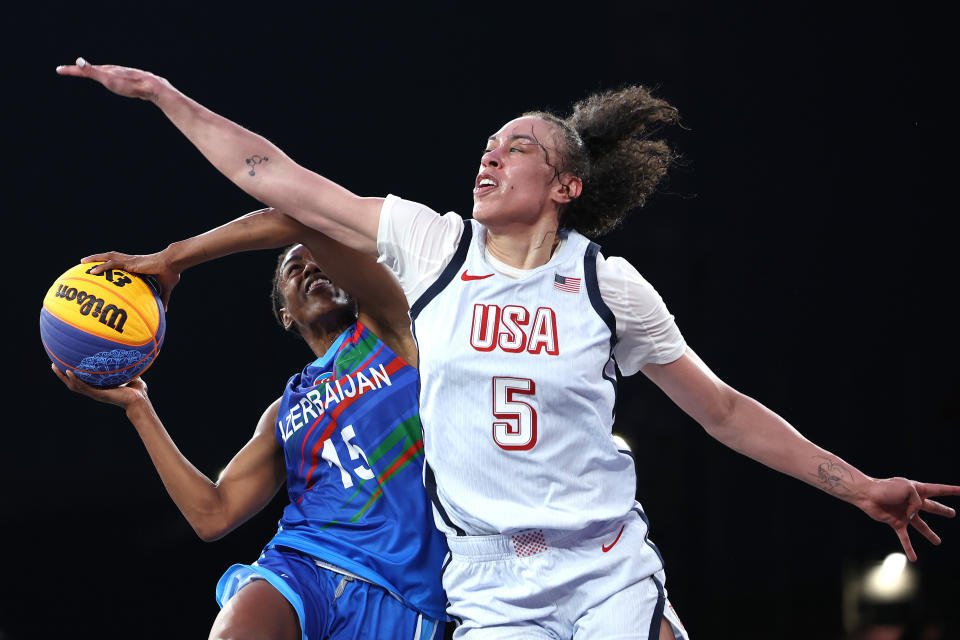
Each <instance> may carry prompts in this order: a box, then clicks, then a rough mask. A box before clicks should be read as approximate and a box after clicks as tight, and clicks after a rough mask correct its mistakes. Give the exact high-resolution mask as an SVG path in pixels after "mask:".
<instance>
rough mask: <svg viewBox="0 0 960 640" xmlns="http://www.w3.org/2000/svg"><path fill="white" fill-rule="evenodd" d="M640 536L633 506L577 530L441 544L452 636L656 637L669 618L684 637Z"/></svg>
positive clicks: (684, 639) (640, 521) (642, 521)
mask: <svg viewBox="0 0 960 640" xmlns="http://www.w3.org/2000/svg"><path fill="white" fill-rule="evenodd" d="M647 530H648V526H647V521H646V517H645V516H644V515H643V513H642V512H641V511H640V508H639V505H637V507H636V508H635V509H634V510H633V511H631V512H630V513H628V514H627V515H626V516H624V517H623V518H620V519H618V520H616V521H613V522H605V523H600V524H595V525H591V526H590V527H589V528H587V529H584V530H582V531H551V530H542V529H532V530H525V531H520V532H517V533H515V534H513V535H494V536H450V537H448V538H447V543H448V544H449V546H450V552H451V559H450V562H449V563H448V565H447V567H446V568H445V570H444V573H443V586H444V589H446V592H447V598H448V599H449V601H450V605H449V606H448V608H447V612H448V613H449V614H450V615H451V616H453V617H454V618H455V620H456V621H457V623H458V626H457V630H456V632H455V633H454V638H457V639H458V640H462V639H469V640H495V639H499V638H505V639H506V638H509V639H511V640H517V639H520V638H537V639H538V640H539V639H544V638H552V639H558V638H562V639H570V638H575V639H576V640H591V639H598V640H599V639H601V638H602V639H603V640H614V639H619V638H622V639H624V640H626V639H628V638H629V639H630V640H636V639H638V638H642V639H643V640H647V639H650V640H657V639H658V638H659V637H660V636H659V633H660V623H661V620H662V619H666V620H667V621H668V622H669V623H670V625H671V626H672V628H673V634H674V636H675V638H676V639H677V640H689V637H688V636H687V632H686V630H685V629H684V628H683V624H682V623H681V622H680V618H679V617H678V616H677V614H676V612H675V611H674V610H673V607H672V606H671V605H670V601H669V600H668V599H667V592H666V589H665V588H664V584H665V583H666V576H665V574H664V572H663V560H662V559H661V557H660V552H659V551H658V550H657V548H656V547H655V546H654V545H653V544H652V543H651V542H650V541H648V540H647Z"/></svg>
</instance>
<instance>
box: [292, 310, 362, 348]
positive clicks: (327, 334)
mask: <svg viewBox="0 0 960 640" xmlns="http://www.w3.org/2000/svg"><path fill="white" fill-rule="evenodd" d="M354 320H355V318H354V317H352V316H351V317H349V318H347V317H343V316H339V315H336V316H335V315H333V314H331V315H325V316H323V317H322V318H320V319H318V320H317V321H316V322H315V323H314V324H312V325H311V326H310V327H308V328H306V329H304V330H303V331H301V335H302V336H303V339H304V341H305V342H306V343H307V345H309V347H310V350H311V351H313V355H314V356H316V357H318V358H319V357H320V356H322V355H323V354H325V353H326V352H327V350H328V349H329V348H330V346H331V345H332V344H333V343H334V342H335V341H336V339H337V338H338V337H340V334H341V333H343V332H344V330H346V328H347V327H349V326H350V325H351V324H352V323H353V321H354Z"/></svg>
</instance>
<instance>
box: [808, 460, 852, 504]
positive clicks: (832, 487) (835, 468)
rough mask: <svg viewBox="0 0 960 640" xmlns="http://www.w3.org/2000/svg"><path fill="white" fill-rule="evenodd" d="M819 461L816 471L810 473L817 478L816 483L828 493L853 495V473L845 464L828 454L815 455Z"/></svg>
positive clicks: (843, 495)
mask: <svg viewBox="0 0 960 640" xmlns="http://www.w3.org/2000/svg"><path fill="white" fill-rule="evenodd" d="M813 459H814V460H815V461H817V471H816V473H810V475H811V476H813V477H814V478H816V484H817V485H819V487H820V488H821V489H823V490H824V491H826V492H827V493H831V494H833V495H835V496H838V497H845V496H850V495H853V488H852V486H851V485H852V483H853V474H852V473H850V470H849V469H847V467H845V466H844V465H842V464H840V463H839V462H837V461H835V460H831V459H830V458H827V457H826V456H814V457H813Z"/></svg>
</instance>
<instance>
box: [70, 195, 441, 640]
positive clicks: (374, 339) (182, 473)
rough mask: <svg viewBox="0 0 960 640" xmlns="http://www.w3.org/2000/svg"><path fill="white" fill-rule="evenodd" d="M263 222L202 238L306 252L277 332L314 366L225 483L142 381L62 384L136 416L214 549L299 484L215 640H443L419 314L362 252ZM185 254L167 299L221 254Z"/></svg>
mask: <svg viewBox="0 0 960 640" xmlns="http://www.w3.org/2000/svg"><path fill="white" fill-rule="evenodd" d="M258 214H260V215H258ZM258 214H254V215H253V216H251V217H248V218H242V219H240V220H238V221H236V222H235V223H233V224H232V225H225V226H224V227H222V228H220V229H218V230H215V231H213V232H210V233H208V234H205V236H204V237H203V242H204V245H203V247H202V248H203V251H207V250H209V249H210V246H211V245H216V244H217V243H218V242H220V239H221V238H224V237H230V236H231V234H232V235H236V234H237V233H238V232H239V233H240V234H244V233H245V232H246V230H247V229H249V227H250V226H251V224H253V225H254V226H256V227H257V228H258V229H259V230H260V233H259V237H260V238H261V241H260V244H259V245H258V246H257V247H247V248H261V247H267V246H278V245H281V244H285V243H287V242H289V241H290V240H292V239H294V238H296V239H298V240H300V241H301V242H303V244H296V245H294V246H292V247H291V248H289V249H288V250H286V251H284V252H283V253H282V254H281V255H280V259H279V261H278V264H277V268H276V272H275V275H274V283H273V296H272V298H273V302H274V313H275V314H276V316H277V319H278V320H279V321H280V323H281V324H282V325H283V327H284V328H285V329H286V330H288V331H292V332H294V333H297V334H299V335H300V336H301V337H302V338H303V340H304V341H305V342H306V343H307V344H308V345H309V347H310V349H311V351H313V353H314V356H315V357H316V359H315V360H313V361H312V362H311V363H310V364H308V365H307V366H306V367H305V368H304V369H303V371H302V372H300V373H298V374H296V375H294V376H293V377H291V378H290V380H289V381H288V382H287V385H286V388H285V389H284V392H283V396H282V397H281V398H279V399H278V400H277V401H275V402H273V403H272V404H271V405H270V406H269V407H268V408H267V410H266V411H265V412H264V413H263V415H262V417H261V418H260V421H259V423H258V424H257V427H256V430H255V432H254V434H253V437H252V438H251V440H250V441H249V442H248V443H247V444H246V445H245V446H244V447H243V448H242V449H241V450H240V451H239V452H238V453H237V454H236V456H234V458H233V459H232V460H231V461H230V463H229V464H228V465H227V467H226V469H225V470H224V472H223V474H222V475H221V477H220V478H219V479H218V480H217V481H216V482H213V481H211V480H210V479H208V478H207V477H206V476H204V475H203V474H202V473H200V472H199V471H198V470H197V469H196V468H195V467H193V465H192V464H191V463H190V462H189V461H188V460H187V459H186V458H185V457H184V456H183V455H182V454H181V453H180V452H179V451H178V449H177V447H176V445H175V444H174V443H173V441H172V439H171V438H170V436H169V435H168V433H167V431H166V429H165V427H164V426H163V424H162V423H161V421H160V419H159V417H158V416H157V415H156V413H155V412H154V410H153V407H152V405H151V402H150V399H149V398H148V396H147V387H146V384H145V383H144V382H143V380H141V379H139V378H138V379H136V380H134V381H132V382H130V383H129V384H127V385H126V386H124V387H120V388H115V389H98V388H95V387H92V386H89V385H86V384H85V383H83V382H81V381H80V380H79V379H78V378H76V377H75V376H73V375H72V374H69V373H68V374H66V375H64V374H62V373H60V372H59V370H58V369H56V368H54V369H53V370H54V373H56V374H57V375H58V376H59V377H60V379H61V380H62V381H63V382H64V384H66V385H67V386H68V387H69V388H70V389H72V390H73V391H77V392H80V393H82V394H84V395H87V396H89V397H91V398H93V399H95V400H99V401H102V402H109V403H112V404H116V405H119V406H121V407H123V408H124V409H125V410H126V414H127V417H128V418H129V419H130V421H131V422H132V423H133V424H134V426H135V427H136V429H137V432H138V433H139V435H140V437H141V438H142V440H143V443H144V445H146V448H147V450H148V452H149V454H150V457H151V459H152V461H153V463H154V465H155V466H156V469H157V471H158V472H159V474H160V477H161V479H162V480H163V483H164V486H165V487H166V489H167V491H168V492H169V494H170V496H171V497H172V498H173V500H174V502H175V503H176V504H177V506H178V507H179V509H180V511H181V512H182V513H183V515H184V516H185V517H186V518H187V520H188V521H189V522H190V524H191V526H192V527H193V528H194V530H195V531H196V532H197V534H198V535H199V536H200V537H201V538H203V539H204V540H215V539H218V538H220V537H221V536H224V535H226V534H227V533H229V532H230V531H231V530H233V529H234V528H235V527H237V526H239V525H240V524H242V523H243V522H244V521H246V520H247V519H248V518H250V517H251V516H252V515H253V514H254V513H256V512H258V511H259V510H260V509H262V508H263V507H264V506H265V505H266V504H267V503H268V502H269V501H270V500H271V498H272V497H273V496H274V495H275V494H276V492H277V491H278V490H279V489H280V488H281V487H282V486H283V485H284V483H286V487H287V493H288V495H289V499H290V502H289V504H288V505H287V506H286V508H285V509H284V512H283V517H282V518H281V520H280V523H279V530H278V531H277V533H276V535H275V536H274V537H273V539H272V540H271V541H270V543H269V544H268V545H267V546H266V547H265V548H264V549H263V552H262V554H261V555H260V557H259V559H258V560H257V561H256V562H254V563H252V564H250V565H245V564H238V565H234V566H233V567H231V568H230V569H229V570H228V571H227V572H226V573H225V574H224V575H223V577H222V578H221V579H220V581H219V584H218V585H217V600H218V602H220V604H221V606H222V609H221V611H220V613H219V615H218V616H217V618H216V620H215V622H214V624H213V627H212V629H211V631H210V638H263V637H269V638H278V639H279V638H284V639H290V640H293V639H296V638H310V639H315V640H321V639H324V638H331V639H343V640H352V639H354V638H368V639H370V640H376V639H380V638H388V637H389V638H409V639H411V640H421V639H424V640H426V639H434V638H437V639H438V638H441V637H442V636H443V623H442V622H439V621H440V620H446V614H445V613H444V608H445V606H446V597H445V595H444V593H443V589H442V586H441V583H440V575H441V565H442V562H443V561H444V557H445V556H446V554H447V547H446V544H445V540H444V537H443V535H442V534H441V533H440V532H439V531H437V529H436V528H435V527H434V526H433V521H432V515H431V511H430V506H429V501H428V498H427V496H426V492H425V491H424V487H423V481H422V471H423V454H422V449H423V439H422V436H421V429H420V420H419V415H418V402H417V389H418V375H417V370H416V368H415V365H416V361H417V354H416V349H415V346H414V344H413V341H412V338H411V336H410V331H409V324H408V319H407V313H406V309H407V307H406V302H405V300H404V298H403V296H402V293H400V292H399V291H398V290H397V289H396V286H395V285H394V284H393V283H392V276H391V275H390V274H389V272H387V271H386V270H385V269H384V268H383V267H382V266H381V265H378V264H376V263H375V262H374V261H373V260H372V259H369V258H366V257H365V256H361V255H359V254H356V255H348V254H355V252H353V251H351V250H349V249H347V248H345V247H343V246H341V245H338V244H336V243H333V242H331V241H330V240H328V239H327V238H325V237H323V236H320V234H317V233H316V232H311V231H309V230H306V229H304V228H303V227H300V228H297V227H293V226H291V225H289V224H286V225H284V227H283V228H284V231H281V232H280V233H275V232H274V231H276V230H277V228H278V227H277V226H276V225H271V224H270V223H271V220H273V219H277V218H279V219H283V220H285V221H286V222H287V223H289V221H290V219H289V218H284V216H281V215H280V214H272V212H258ZM253 220H256V221H258V222H256V223H254V222H252V221H253ZM261 222H266V223H267V225H266V226H264V225H263V224H260V223H261ZM267 227H272V229H273V231H271V230H270V229H268V228H267ZM287 232H290V233H287ZM264 238H268V241H267V242H263V239H264ZM177 248H178V252H177V258H176V264H177V271H176V273H175V274H174V273H173V272H172V271H171V270H170V269H169V268H167V269H165V270H160V271H161V273H160V274H159V275H160V277H161V279H163V281H164V285H165V294H166V298H165V300H168V299H169V292H170V289H171V288H172V286H173V283H174V282H175V281H176V280H177V279H179V273H180V271H182V270H183V269H184V268H186V267H187V266H190V265H192V264H196V263H197V262H200V261H203V260H205V259H209V257H212V255H213V254H205V253H197V252H195V251H193V250H194V249H198V248H201V246H200V244H199V243H198V242H195V243H190V242H186V243H180V244H178V245H177ZM201 256H202V257H201ZM314 256H318V257H319V256H322V257H323V261H324V263H325V264H329V269H328V270H322V269H321V268H320V267H319V266H318V260H317V259H315V258H314ZM140 266H141V268H143V269H145V270H146V271H150V270H151V268H150V265H149V264H147V263H146V262H142V263H141V265H140ZM328 274H335V275H336V277H337V281H338V282H343V283H344V284H345V285H346V286H347V287H348V289H349V290H350V291H351V292H352V294H353V297H351V296H348V294H347V292H346V291H344V290H343V289H340V288H339V287H338V286H337V285H335V284H334V283H333V282H331V280H330V277H329V276H328ZM171 279H172V281H171ZM372 302H375V303H372Z"/></svg>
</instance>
